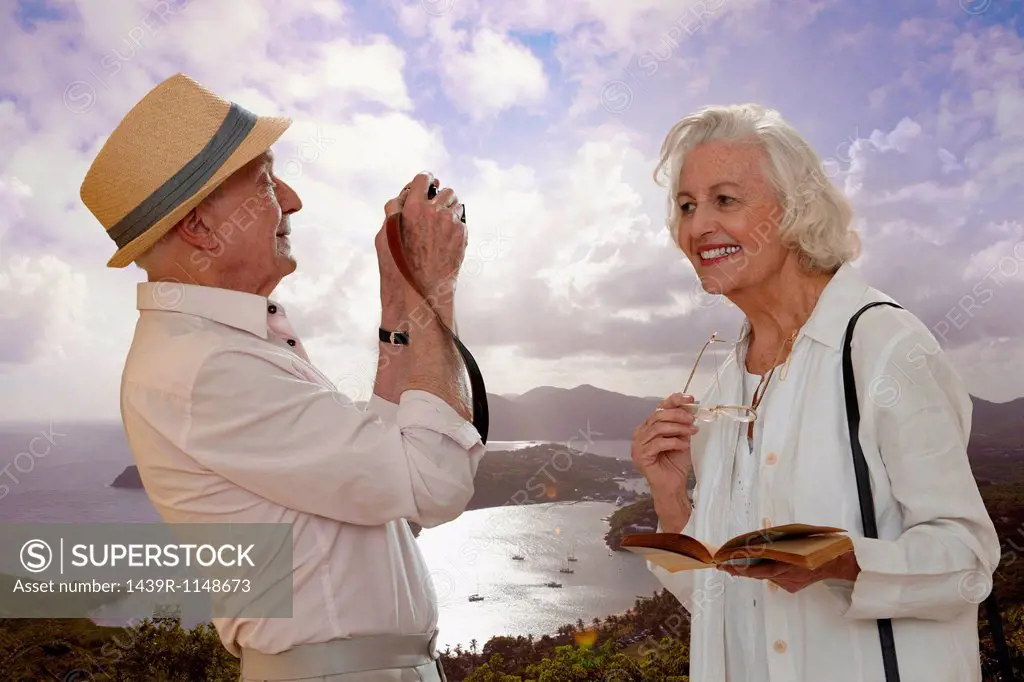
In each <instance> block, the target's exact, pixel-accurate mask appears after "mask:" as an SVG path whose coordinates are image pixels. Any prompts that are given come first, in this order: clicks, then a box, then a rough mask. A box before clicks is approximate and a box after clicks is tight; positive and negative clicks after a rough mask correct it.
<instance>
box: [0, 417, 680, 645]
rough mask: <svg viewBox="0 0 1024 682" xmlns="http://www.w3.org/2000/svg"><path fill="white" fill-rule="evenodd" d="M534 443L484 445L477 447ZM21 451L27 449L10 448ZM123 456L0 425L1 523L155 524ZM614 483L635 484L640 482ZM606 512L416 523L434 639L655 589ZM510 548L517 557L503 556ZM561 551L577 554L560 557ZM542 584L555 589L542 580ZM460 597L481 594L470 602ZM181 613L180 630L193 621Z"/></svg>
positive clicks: (590, 615) (122, 615)
mask: <svg viewBox="0 0 1024 682" xmlns="http://www.w3.org/2000/svg"><path fill="white" fill-rule="evenodd" d="M33 438H35V440H34V441H32V439H33ZM30 442H34V446H33V448H29V447H28V446H29V443H30ZM541 443H543V441H501V442H497V441H492V442H490V443H488V448H489V449H490V450H492V451H498V450H514V449H518V448H522V447H527V446H530V445H538V444H541ZM30 449H31V453H32V454H27V455H26V454H18V453H27V452H29V450H30ZM629 449H630V443H629V442H628V441H593V442H590V443H588V445H587V451H588V452H592V453H594V454H598V455H601V456H606V457H615V458H617V459H625V460H628V459H629ZM43 453H45V454H43ZM132 463H133V462H132V460H131V455H130V453H129V452H128V450H127V445H126V444H125V443H124V437H123V432H120V431H119V430H116V429H115V430H113V431H111V428H110V427H109V426H104V427H95V426H92V425H65V426H60V425H47V426H44V427H40V428H38V429H37V430H35V431H27V430H25V429H20V430H17V431H12V430H10V429H6V430H5V429H3V428H0V484H3V485H6V486H7V488H6V489H5V488H3V487H0V523H160V522H161V519H160V517H159V515H158V514H157V513H156V510H155V509H154V508H153V506H152V505H151V504H150V502H149V500H148V499H147V497H146V494H145V492H144V491H142V490H130V489H123V488H113V487H110V483H111V482H112V481H113V480H114V479H115V478H116V477H117V475H118V474H120V473H121V472H122V471H123V470H124V468H125V467H126V466H128V465H130V464H132ZM15 481H16V482H15ZM620 485H622V486H623V487H624V488H628V489H632V490H642V489H644V487H645V486H644V484H643V483H642V481H640V480H627V481H623V482H621V483H620ZM615 509H616V505H615V504H612V503H608V502H594V501H585V502H570V503H552V504H535V505H507V506H503V507H497V508H492V509H480V510H474V511H468V512H465V513H463V514H462V515H461V516H460V517H459V518H458V519H456V520H454V521H451V522H449V523H446V524H444V525H442V526H438V527H436V528H428V529H425V530H423V531H422V532H421V534H420V537H419V539H418V544H419V547H420V550H421V551H422V552H423V555H424V557H425V559H426V562H427V564H428V566H429V568H430V571H431V578H432V580H433V583H434V589H435V591H436V593H437V598H438V605H439V611H440V616H439V623H438V627H439V631H440V634H439V638H438V639H439V644H440V647H441V648H442V649H443V648H444V647H445V646H450V647H452V648H454V647H455V646H456V645H461V646H462V648H464V649H468V648H470V647H471V645H472V644H473V643H474V642H475V643H476V645H477V646H478V647H482V646H483V644H484V643H485V642H486V641H487V640H488V639H490V638H491V637H494V636H496V635H510V636H516V635H524V636H525V635H527V634H533V635H534V636H535V637H539V636H541V635H543V634H554V633H555V632H556V631H557V630H558V628H559V627H560V626H561V625H564V624H567V623H575V622H576V621H577V620H579V619H582V620H583V621H584V622H585V623H590V622H592V620H593V619H594V618H604V617H605V616H607V615H609V614H613V613H621V612H622V611H624V610H625V609H627V608H630V607H632V606H633V604H634V603H635V600H636V599H637V598H638V597H649V596H651V594H652V593H654V592H655V591H657V590H659V589H660V584H659V583H658V581H657V580H656V579H655V578H654V576H653V575H652V574H651V573H650V572H649V571H648V570H647V567H646V563H645V562H644V561H643V560H642V559H641V558H640V557H638V556H636V555H633V554H631V553H629V552H611V551H609V550H608V548H607V546H606V545H605V543H604V534H605V532H606V531H607V529H608V524H607V521H606V519H607V517H608V516H609V515H611V514H612V513H613V512H614V511H615ZM3 554H4V555H5V556H4V557H3V558H4V561H3V562H2V563H3V565H2V566H0V572H5V573H9V574H21V575H25V576H26V577H30V576H29V575H28V574H27V572H25V571H23V570H19V569H20V566H12V565H11V563H12V562H11V560H12V559H13V561H14V562H15V563H16V561H17V559H16V556H15V555H14V554H13V552H4V553H3ZM514 555H520V556H522V557H523V559H522V560H514V559H513V558H512V557H513V556H514ZM570 555H573V556H575V558H576V559H577V560H576V561H575V562H569V561H568V557H569V556H570ZM562 568H571V569H572V571H573V572H572V573H563V572H560V569H562ZM550 582H557V583H560V584H561V587H549V586H547V585H546V583H550ZM471 594H478V595H479V596H481V597H483V599H482V600H479V601H469V596H470V595H471ZM129 599H131V598H129ZM143 608H145V605H142V604H139V603H133V602H116V603H114V604H111V605H108V606H105V607H102V608H101V609H99V610H98V611H96V612H93V613H92V614H91V616H92V619H93V620H94V621H96V622H97V623H100V624H103V625H120V624H124V623H128V622H132V621H137V620H138V618H139V617H140V616H141V615H147V614H145V613H140V610H141V609H143ZM183 621H184V624H185V625H187V626H191V625H194V624H195V623H196V622H199V620H196V619H193V621H194V622H190V621H189V619H187V618H183Z"/></svg>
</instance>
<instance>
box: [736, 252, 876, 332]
mask: <svg viewBox="0 0 1024 682" xmlns="http://www.w3.org/2000/svg"><path fill="white" fill-rule="evenodd" d="M867 290H868V283H867V282H866V281H864V279H863V278H862V277H861V276H860V273H858V272H857V270H856V268H854V267H853V266H852V265H851V264H849V263H844V264H843V265H842V266H840V268H839V270H837V271H836V274H834V275H833V276H832V279H831V280H829V283H828V284H827V285H826V286H825V289H824V290H823V291H822V292H821V296H820V297H819V298H818V302H817V303H816V304H815V306H814V311H813V312H812V313H811V316H810V318H808V320H807V322H806V323H805V324H804V327H803V330H802V331H801V332H800V335H799V336H797V340H799V339H800V336H804V335H807V336H809V337H810V338H812V339H814V340H815V341H818V342H819V343H823V344H825V345H826V346H829V347H830V348H833V349H835V350H839V348H840V346H841V345H842V343H843V335H844V334H846V326H847V325H848V324H849V322H850V318H851V317H853V315H854V314H855V313H856V312H857V310H858V309H859V306H860V303H861V300H862V299H863V298H864V292H866V291H867ZM749 333H750V322H749V321H748V320H746V319H744V320H743V328H742V329H741V330H740V338H739V340H740V341H741V342H742V341H744V340H745V339H746V338H747V335H748V334H749Z"/></svg>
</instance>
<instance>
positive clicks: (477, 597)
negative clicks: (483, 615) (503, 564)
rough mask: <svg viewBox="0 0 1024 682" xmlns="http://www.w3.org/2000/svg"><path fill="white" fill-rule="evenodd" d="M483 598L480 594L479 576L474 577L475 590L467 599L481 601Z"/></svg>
mask: <svg viewBox="0 0 1024 682" xmlns="http://www.w3.org/2000/svg"><path fill="white" fill-rule="evenodd" d="M483 600H484V598H483V597H482V596H481V595H480V577H479V576H477V579H476V592H474V593H473V594H471V595H469V601H483Z"/></svg>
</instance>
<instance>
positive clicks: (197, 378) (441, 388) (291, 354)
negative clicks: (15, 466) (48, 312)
mask: <svg viewBox="0 0 1024 682" xmlns="http://www.w3.org/2000/svg"><path fill="white" fill-rule="evenodd" d="M290 122H291V121H290V120H289V119H283V118H265V117H257V116H255V115H253V114H251V113H250V112H248V111H246V110H245V109H243V108H241V107H239V106H238V105H236V104H233V103H231V102H229V101H227V100H224V99H222V98H220V97H218V96H217V95H215V94H214V93H212V92H210V91H209V90H207V89H205V88H203V87H202V86H201V85H199V84H198V83H196V82H195V81H193V80H192V79H190V78H188V77H187V76H184V75H182V74H177V75H175V76H172V77H171V78H169V79H167V80H166V81H164V82H163V83H161V84H160V85H158V86H157V87H156V88H154V89H153V90H152V91H151V92H149V93H148V94H147V95H146V96H145V97H144V98H143V99H142V100H141V101H140V102H139V103H138V104H137V105H136V106H135V107H134V108H133V109H132V110H131V111H130V112H129V113H128V114H127V115H126V116H125V118H124V120H122V121H121V123H120V124H119V125H118V127H117V128H116V130H114V132H113V133H112V134H111V136H110V138H109V139H108V140H107V142H106V143H105V144H104V146H103V148H102V149H101V151H100V153H99V154H98V156H97V157H96V159H95V161H94V162H93V164H92V166H91V167H90V169H89V172H88V174H87V175H86V177H85V180H84V183H83V185H82V191H81V196H82V200H83V202H84V203H85V204H86V206H87V207H88V208H89V209H90V211H92V213H93V214H94V215H95V217H96V218H97V219H98V220H99V222H100V223H101V224H102V225H103V226H104V228H105V229H106V231H107V234H108V236H109V237H110V238H111V239H113V241H114V243H115V244H116V246H117V251H116V253H115V254H114V256H113V257H112V258H111V259H110V261H109V263H108V265H109V266H111V267H125V266H126V265H128V264H130V263H132V262H135V263H136V264H137V265H138V266H139V267H141V268H143V269H144V270H145V271H146V272H147V274H148V281H147V282H142V283H140V284H139V285H138V309H139V319H138V323H137V326H136V329H135V336H134V339H133V341H132V345H131V349H130V352H129V354H128V357H127V360H126V363H125V367H124V374H123V378H122V386H121V411H122V418H123V421H124V428H125V431H126V434H127V437H128V442H129V444H130V447H131V450H132V453H133V455H134V458H135V461H136V463H137V465H138V469H139V473H140V475H141V478H142V481H143V484H144V486H145V489H146V492H147V494H148V496H149V498H150V500H152V502H153V504H154V506H155V507H156V509H157V511H158V512H159V513H160V514H161V516H162V517H163V519H164V520H165V521H166V522H168V523H175V524H179V523H229V522H230V523H284V524H291V526H292V533H293V536H292V537H293V557H294V559H293V560H294V569H293V575H292V587H293V617H292V618H282V619H270V618H243V617H237V618H217V619H214V624H215V625H216V627H217V629H218V631H219V633H220V637H221V640H222V641H223V643H224V645H225V647H226V648H227V649H228V650H229V651H230V652H231V653H233V654H234V655H236V656H238V657H240V658H241V669H242V673H241V674H242V679H243V680H257V679H258V680H292V679H330V680H346V681H348V680H351V681H353V682H354V681H355V680H359V681H360V682H369V681H370V680H373V681H377V680H381V681H383V680H395V681H398V680H403V681H405V680H443V679H444V673H443V671H442V670H441V666H440V663H439V661H438V659H437V653H436V648H435V641H436V624H437V605H436V598H435V595H434V591H433V587H432V585H431V582H430V578H429V575H428V573H427V570H426V566H425V564H424V560H423V557H422V556H421V554H420V552H419V550H418V548H417V546H416V542H415V539H414V538H413V535H412V533H411V531H410V528H409V525H408V523H406V519H407V520H410V521H414V522H416V523H419V524H421V525H422V526H425V527H431V526H436V525H438V524H441V523H444V522H446V521H450V520H452V519H454V518H456V517H457V516H458V515H459V514H460V513H461V512H462V511H463V510H464V509H465V506H466V504H467V503H468V502H469V499H470V497H471V496H472V494H473V478H474V475H475V473H476V468H477V464H478V463H479V461H480V458H481V457H482V456H483V454H484V451H485V446H484V444H483V442H482V439H481V436H480V433H479V432H478V431H477V429H476V428H475V427H474V426H473V424H472V423H470V421H469V420H470V419H471V408H470V402H469V398H468V396H467V392H466V390H465V387H464V383H463V382H462V379H461V374H462V372H461V364H460V360H459V357H458V355H457V353H456V350H455V348H454V347H453V346H452V342H451V338H450V337H449V336H448V335H447V334H446V332H445V329H444V328H443V327H442V326H441V324H442V322H443V323H444V324H445V325H446V326H447V327H449V328H454V323H453V319H454V311H453V302H452V299H453V296H447V297H438V300H436V301H432V303H433V304H434V306H435V310H436V311H437V314H438V316H439V317H438V318H434V317H432V316H423V315H420V316H418V317H417V320H418V324H417V326H416V327H415V328H414V329H412V331H410V332H409V333H408V335H407V337H406V338H405V339H404V340H405V342H406V345H403V346H401V347H400V348H398V349H397V350H396V349H391V348H389V349H388V352H387V353H381V354H380V355H381V358H382V360H381V362H379V363H378V371H377V376H376V381H375V385H374V395H373V396H372V399H371V400H370V404H369V406H368V410H367V411H365V412H364V411H361V410H357V409H354V408H353V407H352V406H351V405H350V404H349V403H348V401H347V400H345V399H344V398H343V397H342V396H340V395H339V393H338V392H337V390H336V387H335V386H334V385H333V384H332V383H331V382H330V381H329V380H328V379H327V378H325V377H324V375H323V374H322V373H321V372H320V371H318V370H317V369H316V367H315V366H314V365H313V364H312V362H311V361H310V359H309V357H308V355H307V353H306V350H305V349H304V348H303V345H302V343H301V341H300V340H299V338H298V336H297V335H296V333H295V331H294V330H293V328H292V326H291V325H290V323H289V321H288V318H287V316H286V313H285V308H284V306H282V305H281V304H280V303H279V302H277V301H275V300H273V299H271V298H269V297H270V296H271V294H272V292H273V291H274V289H275V288H276V287H277V285H278V283H279V282H280V281H281V280H282V279H283V278H284V277H285V276H287V275H289V274H291V273H292V272H293V271H294V270H295V269H296V261H295V259H294V258H293V256H292V253H291V245H290V239H291V222H290V218H291V215H292V214H293V213H296V212H297V211H299V210H300V209H301V208H302V202H301V200H300V199H299V196H298V195H297V194H296V192H295V190H293V189H292V188H291V187H290V186H288V184H287V183H285V182H284V181H283V180H282V179H281V178H280V177H278V176H277V175H276V174H275V171H274V158H273V154H272V152H271V151H270V147H271V145H272V144H273V143H274V142H275V141H276V140H277V139H278V137H279V136H280V135H281V134H282V133H283V132H284V131H285V130H286V129H287V128H288V126H289V125H290ZM432 185H433V186H434V187H435V189H436V188H437V187H438V181H437V180H435V179H434V178H433V177H432V176H430V175H429V174H426V173H423V174H420V175H417V176H416V177H415V178H414V179H413V181H412V182H411V183H410V184H409V185H407V186H406V188H405V189H404V190H403V191H402V192H401V193H400V194H399V196H398V197H396V198H395V199H393V200H391V201H389V202H388V204H387V205H386V207H385V213H386V214H388V215H390V214H393V213H395V212H400V213H401V216H402V219H403V221H404V225H405V228H406V229H405V230H404V232H403V252H404V253H405V256H406V259H407V261H408V266H409V269H410V270H411V271H412V274H413V275H414V276H415V277H416V279H417V281H418V282H419V283H420V285H421V286H422V287H423V288H424V289H427V290H435V291H436V290H438V289H444V290H446V291H449V292H451V291H452V290H453V289H454V285H455V280H456V278H457V273H458V269H459V266H460V264H461V262H462V258H463V255H464V253H465V245H466V241H465V240H466V234H465V226H464V225H463V224H462V222H460V221H459V219H458V218H459V216H464V209H463V207H462V206H461V204H460V203H459V202H458V198H457V197H456V195H455V193H454V192H453V191H452V190H451V189H447V188H446V189H441V190H440V191H439V192H437V193H436V196H434V197H433V198H430V195H431V194H432V192H430V191H429V190H430V187H431V186H432ZM376 246H377V257H378V260H379V263H380V275H381V308H382V319H381V333H380V337H381V343H382V344H383V343H387V342H389V341H392V342H393V341H395V340H396V337H395V335H393V334H389V333H388V332H389V331H394V330H397V329H399V328H400V327H402V326H403V322H404V321H405V319H406V318H407V317H409V316H410V314H411V311H412V310H413V309H415V308H422V307H423V305H424V301H423V299H422V298H421V297H420V295H419V294H417V293H416V292H415V291H414V290H413V289H412V288H411V287H410V286H409V285H408V284H407V283H406V281H405V280H404V279H403V277H402V275H401V274H400V272H399V270H398V268H397V267H396V264H395V262H394V260H393V259H392V256H391V254H390V252H389V251H388V245H387V240H386V237H385V232H384V228H382V230H381V232H380V233H379V234H378V235H377V240H376Z"/></svg>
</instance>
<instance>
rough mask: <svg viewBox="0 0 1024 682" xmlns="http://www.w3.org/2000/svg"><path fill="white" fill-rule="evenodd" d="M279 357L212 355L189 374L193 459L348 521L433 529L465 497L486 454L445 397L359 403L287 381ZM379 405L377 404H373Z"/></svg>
mask: <svg viewBox="0 0 1024 682" xmlns="http://www.w3.org/2000/svg"><path fill="white" fill-rule="evenodd" d="M284 355H285V354H281V353H277V352H275V351H272V350H268V351H254V350H252V349H231V350H221V351H218V352H216V353H214V354H212V355H211V356H210V357H209V358H207V359H206V360H205V361H204V363H203V365H202V367H201V368H200V369H199V372H198V375H197V376H196V379H195V382H194V387H193V390H192V395H191V401H190V405H189V410H190V420H189V423H188V427H187V429H186V432H185V434H184V437H183V438H184V443H183V449H184V450H185V451H186V452H188V453H189V454H190V455H191V456H192V457H194V458H195V459H196V461H198V462H199V463H200V464H201V465H203V466H205V467H207V468H209V469H210V470H212V471H214V472H216V473H218V474H219V475H221V476H223V477H224V478H226V479H228V480H229V481H231V482H233V483H235V484H236V485H239V486H241V487H243V488H246V489H247V490H249V491H251V492H253V493H255V494H257V495H259V496H261V497H264V498H265V499H267V500H270V501H272V502H274V503H277V504H280V505H282V506H284V507H288V508H291V509H295V510H297V511H302V512H306V513H310V514H317V515H319V516H324V517H327V518H331V519H335V520H337V521H341V522H345V523H352V524H357V525H366V526H375V525H382V524H384V523H387V522H389V521H392V520H396V519H403V518H404V519H409V520H411V521H415V522H416V523H418V524H420V525H421V526H423V527H427V528H429V527H433V526H437V525H439V524H441V523H445V522H447V521H450V520H452V519H454V518H456V517H457V516H458V515H459V514H460V513H462V511H463V510H464V509H465V507H466V505H467V504H468V502H469V500H470V498H471V497H472V496H473V490H474V488H473V479H474V476H475V475H476V469H477V465H478V464H479V461H480V459H481V458H482V457H483V455H484V452H485V450H486V448H485V446H484V445H483V443H482V442H481V439H480V435H479V434H478V433H477V431H476V429H475V428H474V427H473V425H472V424H470V423H469V422H467V421H465V420H464V419H463V418H462V417H461V416H459V414H458V413H457V412H456V411H455V410H454V409H452V407H451V406H449V405H448V404H447V403H445V402H444V401H443V400H441V399H440V398H438V397H437V396H435V395H433V394H431V393H428V392H425V391H406V392H405V393H403V394H402V397H401V399H400V402H399V404H398V405H397V406H396V407H394V417H393V418H387V417H386V410H387V409H388V405H393V403H387V401H384V400H383V399H379V397H377V396H375V398H378V400H377V401H376V404H375V406H374V407H375V408H383V411H381V410H380V409H377V410H376V411H371V410H366V411H364V410H360V409H357V408H356V407H354V406H352V405H351V404H349V402H348V400H347V398H345V397H344V396H343V395H342V394H340V393H338V392H337V391H335V390H332V389H330V388H327V387H325V386H322V385H320V384H318V383H316V382H314V381H311V380H308V379H306V378H303V377H301V376H298V375H297V374H296V373H295V372H294V371H291V370H290V369H289V368H290V367H291V366H292V364H291V362H290V361H289V360H288V359H287V358H286V357H284ZM381 403H386V404H385V405H381Z"/></svg>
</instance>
